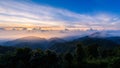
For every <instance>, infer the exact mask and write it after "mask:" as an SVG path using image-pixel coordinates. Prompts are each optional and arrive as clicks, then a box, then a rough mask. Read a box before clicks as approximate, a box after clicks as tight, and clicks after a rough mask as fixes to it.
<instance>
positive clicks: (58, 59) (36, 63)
mask: <svg viewBox="0 0 120 68" xmlns="http://www.w3.org/2000/svg"><path fill="white" fill-rule="evenodd" d="M0 48H1V49H2V47H0ZM7 49H9V50H5V48H4V49H3V50H2V51H3V52H2V51H1V54H0V68H119V67H120V47H115V48H112V49H103V48H101V47H100V46H98V44H91V45H89V46H86V47H84V45H83V44H82V43H79V44H77V45H76V48H75V50H74V51H73V52H69V51H66V52H64V53H57V52H55V51H52V50H49V49H48V50H42V49H34V50H32V49H30V48H27V47H24V48H11V49H10V47H8V48H7Z"/></svg>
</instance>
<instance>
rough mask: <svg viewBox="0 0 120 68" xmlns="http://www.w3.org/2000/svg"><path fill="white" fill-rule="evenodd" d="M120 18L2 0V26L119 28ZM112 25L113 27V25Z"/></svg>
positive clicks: (0, 22)
mask: <svg viewBox="0 0 120 68" xmlns="http://www.w3.org/2000/svg"><path fill="white" fill-rule="evenodd" d="M119 23H120V19H119V17H118V16H115V15H110V14H104V13H101V14H94V15H87V14H79V13H75V12H71V11H69V10H66V9H60V8H55V7H51V6H46V5H38V4H35V3H32V2H25V1H15V0H8V1H5V0H0V26H8V25H9V26H13V25H14V26H15V25H19V24H20V25H21V26H23V25H37V26H66V27H70V26H71V27H80V28H94V29H119ZM111 26H112V27H111Z"/></svg>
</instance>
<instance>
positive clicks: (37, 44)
mask: <svg viewBox="0 0 120 68" xmlns="http://www.w3.org/2000/svg"><path fill="white" fill-rule="evenodd" d="M106 35H108V34H105V33H100V32H95V33H93V34H90V35H88V36H84V37H80V38H77V39H73V40H72V41H66V40H64V39H61V38H50V39H45V38H40V37H34V36H28V37H23V38H19V39H16V40H12V41H8V42H5V43H4V45H6V46H13V47H19V48H22V47H29V48H32V49H37V48H41V49H43V50H46V49H51V50H54V51H56V52H60V53H63V52H66V51H70V52H73V51H74V49H75V48H76V45H77V44H79V43H82V44H83V45H84V46H89V45H94V44H97V45H98V46H100V47H102V48H103V49H110V48H114V47H118V46H119V45H120V37H108V36H106Z"/></svg>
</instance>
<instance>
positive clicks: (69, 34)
mask: <svg viewBox="0 0 120 68" xmlns="http://www.w3.org/2000/svg"><path fill="white" fill-rule="evenodd" d="M94 32H97V31H3V30H0V43H1V42H5V41H8V40H13V39H17V38H22V37H27V36H37V37H40V38H46V39H49V38H53V37H58V38H64V39H66V40H70V39H75V38H78V37H81V36H86V35H90V34H92V33H94ZM101 32H104V33H105V35H110V36H120V31H101ZM106 33H108V34H106Z"/></svg>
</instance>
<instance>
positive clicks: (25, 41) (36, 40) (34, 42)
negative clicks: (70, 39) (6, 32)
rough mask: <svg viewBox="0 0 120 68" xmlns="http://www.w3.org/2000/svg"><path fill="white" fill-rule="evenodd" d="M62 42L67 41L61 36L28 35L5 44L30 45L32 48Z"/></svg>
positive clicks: (46, 46) (43, 47)
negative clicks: (46, 37) (42, 36)
mask: <svg viewBox="0 0 120 68" xmlns="http://www.w3.org/2000/svg"><path fill="white" fill-rule="evenodd" d="M62 42H65V40H63V39H60V38H51V39H48V40H47V39H45V38H40V37H34V36H28V37H23V38H19V39H16V40H12V41H8V42H5V43H4V45H6V46H14V47H20V48H21V47H29V48H32V49H36V48H41V49H46V48H48V47H50V46H52V45H53V44H55V43H62Z"/></svg>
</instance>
